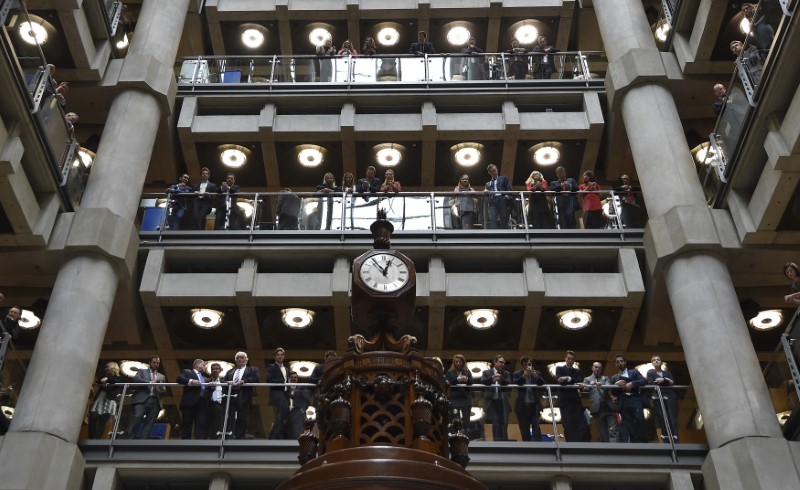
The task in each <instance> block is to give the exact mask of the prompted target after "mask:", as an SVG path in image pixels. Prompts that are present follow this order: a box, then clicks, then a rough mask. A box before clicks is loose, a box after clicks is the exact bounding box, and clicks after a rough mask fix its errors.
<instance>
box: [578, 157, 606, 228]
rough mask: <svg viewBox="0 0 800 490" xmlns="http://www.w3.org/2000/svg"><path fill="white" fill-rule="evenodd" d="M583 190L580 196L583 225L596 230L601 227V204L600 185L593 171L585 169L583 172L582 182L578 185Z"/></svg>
mask: <svg viewBox="0 0 800 490" xmlns="http://www.w3.org/2000/svg"><path fill="white" fill-rule="evenodd" d="M578 188H579V189H580V190H581V191H584V193H582V194H581V195H580V196H581V198H580V199H581V208H582V209H583V227H584V228H586V229H590V230H596V229H600V228H602V227H603V204H602V203H601V202H600V194H599V193H598V192H595V191H599V190H600V185H599V184H598V183H597V182H595V180H594V172H592V171H591V170H587V171H586V172H584V174H583V184H581V185H580V186H579V187H578Z"/></svg>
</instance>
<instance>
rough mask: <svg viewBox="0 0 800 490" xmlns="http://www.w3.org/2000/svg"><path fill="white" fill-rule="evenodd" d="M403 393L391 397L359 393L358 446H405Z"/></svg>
mask: <svg viewBox="0 0 800 490" xmlns="http://www.w3.org/2000/svg"><path fill="white" fill-rule="evenodd" d="M404 401H405V397H404V393H395V394H394V395H392V396H391V397H386V396H385V395H384V396H381V400H380V401H379V400H377V399H376V397H375V396H374V394H371V393H365V392H362V393H361V414H360V418H359V424H360V430H359V431H358V432H359V434H360V436H359V444H396V445H399V446H404V445H405V444H406V407H405V403H404Z"/></svg>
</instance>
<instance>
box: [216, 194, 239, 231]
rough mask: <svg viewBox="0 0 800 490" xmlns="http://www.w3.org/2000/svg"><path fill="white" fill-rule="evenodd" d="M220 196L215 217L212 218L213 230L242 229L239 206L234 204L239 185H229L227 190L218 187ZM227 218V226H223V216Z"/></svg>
mask: <svg viewBox="0 0 800 490" xmlns="http://www.w3.org/2000/svg"><path fill="white" fill-rule="evenodd" d="M218 192H219V194H220V196H222V198H221V199H220V200H219V204H218V205H217V212H216V213H215V215H216V218H215V220H214V229H215V230H241V229H242V216H241V214H240V213H239V207H238V206H237V205H236V194H238V193H239V185H238V184H234V185H232V186H229V187H228V189H227V190H223V188H220V190H219V191H218ZM226 217H227V218H228V223H227V225H228V226H227V228H226V227H225V218H226Z"/></svg>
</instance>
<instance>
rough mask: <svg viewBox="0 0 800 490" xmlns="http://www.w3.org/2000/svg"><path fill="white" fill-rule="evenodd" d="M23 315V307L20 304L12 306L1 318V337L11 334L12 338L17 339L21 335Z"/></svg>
mask: <svg viewBox="0 0 800 490" xmlns="http://www.w3.org/2000/svg"><path fill="white" fill-rule="evenodd" d="M21 315H22V309H21V308H20V307H19V306H12V307H11V308H9V309H8V312H7V313H6V316H5V317H4V318H3V319H2V320H0V329H2V331H0V337H2V336H3V335H9V336H10V337H11V340H16V339H17V337H19V331H20V328H19V317H20V316H21Z"/></svg>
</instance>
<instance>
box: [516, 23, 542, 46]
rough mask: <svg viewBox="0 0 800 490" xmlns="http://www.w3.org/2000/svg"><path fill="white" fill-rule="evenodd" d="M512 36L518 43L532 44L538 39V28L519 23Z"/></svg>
mask: <svg viewBox="0 0 800 490" xmlns="http://www.w3.org/2000/svg"><path fill="white" fill-rule="evenodd" d="M514 37H515V38H516V39H517V41H519V43H520V44H533V43H535V42H536V40H537V39H539V29H537V28H536V27H534V26H532V25H530V24H525V25H521V26H519V28H517V30H516V31H514Z"/></svg>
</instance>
